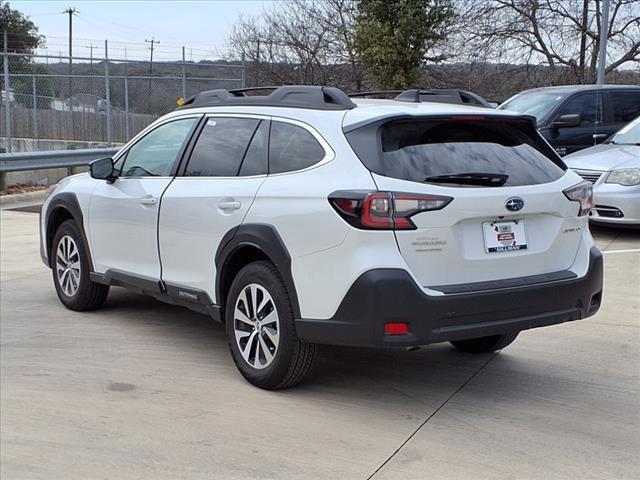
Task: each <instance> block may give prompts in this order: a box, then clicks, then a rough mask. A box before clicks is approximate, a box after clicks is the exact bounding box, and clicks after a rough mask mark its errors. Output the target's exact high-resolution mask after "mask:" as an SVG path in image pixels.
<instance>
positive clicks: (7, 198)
mask: <svg viewBox="0 0 640 480" xmlns="http://www.w3.org/2000/svg"><path fill="white" fill-rule="evenodd" d="M46 193H47V191H46V190H38V191H37V192H26V193H14V194H13V195H0V208H3V209H4V208H11V207H15V206H16V205H18V204H21V203H25V204H33V203H36V204H37V203H43V202H44V197H45V194H46Z"/></svg>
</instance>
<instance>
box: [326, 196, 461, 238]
mask: <svg viewBox="0 0 640 480" xmlns="http://www.w3.org/2000/svg"><path fill="white" fill-rule="evenodd" d="M451 200H453V198H452V197H445V196H442V195H422V194H417V193H399V192H363V191H338V192H334V193H332V194H331V195H329V203H331V206H332V207H333V208H334V209H335V211H336V212H338V214H339V215H340V216H341V217H342V218H344V219H345V220H346V221H347V222H348V223H349V224H350V225H352V226H354V227H356V228H361V229H365V230H415V229H416V226H415V225H414V223H413V222H412V221H411V217H412V216H413V215H416V214H418V213H421V212H428V211H432V210H440V209H442V208H444V207H446V206H447V205H448V204H449V202H451Z"/></svg>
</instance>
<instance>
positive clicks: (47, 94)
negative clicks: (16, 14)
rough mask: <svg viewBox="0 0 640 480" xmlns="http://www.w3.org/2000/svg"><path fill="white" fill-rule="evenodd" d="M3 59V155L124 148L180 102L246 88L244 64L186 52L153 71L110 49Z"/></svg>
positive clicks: (154, 65)
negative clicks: (79, 54)
mask: <svg viewBox="0 0 640 480" xmlns="http://www.w3.org/2000/svg"><path fill="white" fill-rule="evenodd" d="M0 35H2V34H1V33H0ZM5 38H6V37H5ZM7 44H8V42H7V41H5V42H4V45H5V46H6V45H7ZM10 44H11V43H10V42H9V45H10ZM0 55H1V56H2V68H3V70H2V74H1V75H0V79H1V81H0V85H1V86H2V102H1V106H0V110H1V114H0V152H2V151H5V152H11V151H13V152H19V151H35V150H52V149H64V148H66V149H68V148H89V147H94V146H100V145H118V144H122V143H125V142H126V141H127V140H128V139H130V138H131V137H132V136H133V135H135V134H136V133H138V132H139V131H140V130H142V129H143V128H144V127H145V126H147V125H148V124H149V123H151V122H152V121H153V120H155V119H156V118H158V117H159V116H161V115H163V114H165V113H167V112H169V111H171V110H173V109H175V108H176V106H177V104H176V102H177V101H178V99H179V98H181V97H183V98H185V99H186V98H188V97H189V96H191V95H194V94H196V93H198V92H201V91H203V90H211V89H215V88H228V89H229V88H239V87H243V86H245V67H244V64H243V63H242V62H225V61H216V62H210V61H206V60H201V61H198V62H192V61H185V57H184V50H183V54H182V58H181V59H177V60H176V61H175V62H171V61H164V60H163V61H154V62H153V63H151V62H150V61H139V60H136V61H133V60H124V59H112V58H109V56H108V44H107V42H105V46H104V50H103V52H102V55H100V56H93V55H92V56H91V57H77V56H73V57H68V56H63V55H50V54H48V53H47V54H41V53H29V54H26V53H20V52H16V51H13V52H12V51H9V50H7V49H5V50H4V51H1V52H0Z"/></svg>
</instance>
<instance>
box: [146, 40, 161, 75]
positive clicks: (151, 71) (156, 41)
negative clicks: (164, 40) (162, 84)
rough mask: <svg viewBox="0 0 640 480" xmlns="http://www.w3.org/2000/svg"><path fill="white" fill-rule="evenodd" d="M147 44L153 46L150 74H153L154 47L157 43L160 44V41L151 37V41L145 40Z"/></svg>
mask: <svg viewBox="0 0 640 480" xmlns="http://www.w3.org/2000/svg"><path fill="white" fill-rule="evenodd" d="M144 41H145V43H150V44H151V59H150V60H149V74H152V73H153V45H154V44H156V43H160V40H156V39H155V38H154V37H151V40H147V39H145V40H144Z"/></svg>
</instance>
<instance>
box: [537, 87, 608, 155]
mask: <svg viewBox="0 0 640 480" xmlns="http://www.w3.org/2000/svg"><path fill="white" fill-rule="evenodd" d="M576 113H577V114H580V118H581V122H580V125H578V126H577V127H549V128H548V129H545V130H544V131H542V132H541V133H542V134H543V135H544V137H545V138H546V139H547V140H548V141H549V143H550V144H551V146H552V147H553V148H555V149H556V151H557V152H558V153H559V154H560V155H568V154H569V153H573V152H577V151H578V150H582V149H583V148H588V147H592V146H593V145H595V144H596V143H599V142H600V141H602V140H604V138H600V136H599V135H600V133H599V132H598V125H599V124H601V123H602V119H603V103H602V95H601V94H600V93H581V94H579V95H576V96H574V97H572V98H571V99H569V100H568V101H567V102H566V103H565V104H564V105H563V106H562V107H560V109H559V110H558V111H557V112H556V113H555V115H554V119H557V118H559V117H561V116H562V115H568V114H576ZM551 123H553V120H552V122H551Z"/></svg>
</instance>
